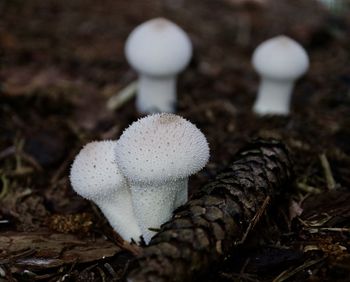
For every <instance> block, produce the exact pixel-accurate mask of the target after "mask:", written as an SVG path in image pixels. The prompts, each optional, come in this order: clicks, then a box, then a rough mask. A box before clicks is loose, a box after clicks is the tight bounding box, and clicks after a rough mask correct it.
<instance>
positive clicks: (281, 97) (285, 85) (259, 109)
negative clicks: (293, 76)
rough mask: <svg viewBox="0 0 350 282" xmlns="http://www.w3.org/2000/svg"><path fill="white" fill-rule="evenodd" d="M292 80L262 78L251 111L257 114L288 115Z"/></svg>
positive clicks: (292, 86)
mask: <svg viewBox="0 0 350 282" xmlns="http://www.w3.org/2000/svg"><path fill="white" fill-rule="evenodd" d="M293 88H294V81H279V80H271V79H263V80H262V81H261V83H260V86H259V92H258V97H257V99H256V100H255V104H254V107H253V111H254V112H255V113H256V114H258V115H289V108H290V100H291V95H292V91H293Z"/></svg>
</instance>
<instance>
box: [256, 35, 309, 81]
mask: <svg viewBox="0 0 350 282" xmlns="http://www.w3.org/2000/svg"><path fill="white" fill-rule="evenodd" d="M252 63H253V66H254V68H255V70H256V71H257V72H258V73H259V74H260V75H261V76H262V77H264V78H269V79H278V80H296V79H297V78H298V77H300V76H301V75H303V74H304V73H305V72H306V70H307V69H308V67H309V57H308V55H307V53H306V51H305V50H304V48H303V47H302V46H301V45H300V44H299V43H298V42H296V41H295V40H293V39H291V38H289V37H287V36H284V35H280V36H277V37H274V38H271V39H269V40H266V41H264V42H263V43H261V44H260V45H259V46H258V47H257V48H256V49H255V51H254V54H253V59H252Z"/></svg>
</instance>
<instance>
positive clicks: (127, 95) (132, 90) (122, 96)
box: [106, 81, 137, 110]
mask: <svg viewBox="0 0 350 282" xmlns="http://www.w3.org/2000/svg"><path fill="white" fill-rule="evenodd" d="M136 90H137V81H133V82H131V83H130V84H129V85H127V86H126V87H125V88H123V89H121V90H120V91H119V92H118V93H117V94H116V95H114V96H112V97H110V98H109V99H108V101H107V105H106V106H107V109H109V110H117V109H119V108H120V107H121V106H123V105H124V104H125V103H126V102H128V101H129V100H130V99H131V98H132V97H134V96H135V94H136Z"/></svg>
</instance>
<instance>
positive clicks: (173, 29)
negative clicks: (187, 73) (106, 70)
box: [125, 18, 192, 113]
mask: <svg viewBox="0 0 350 282" xmlns="http://www.w3.org/2000/svg"><path fill="white" fill-rule="evenodd" d="M125 54H126V58H127V60H128V62H129V64H130V65H131V66H132V67H133V68H134V69H135V70H136V71H137V72H138V73H139V80H138V93H137V98H136V107H137V109H138V111H139V112H141V113H155V112H174V111H175V106H176V76H177V74H178V73H179V72H181V71H182V70H184V69H185V67H186V66H187V65H188V63H189V61H190V58H191V56H192V44H191V41H190V39H189V37H188V36H187V35H186V33H185V32H184V31H183V30H182V29H181V28H180V27H179V26H177V25H176V24H174V23H172V22H171V21H168V20H166V19H164V18H156V19H152V20H149V21H147V22H145V23H143V24H141V25H139V26H138V27H136V28H135V29H134V30H133V31H132V32H131V34H130V35H129V37H128V39H127V41H126V45H125Z"/></svg>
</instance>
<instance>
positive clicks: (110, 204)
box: [70, 141, 141, 241]
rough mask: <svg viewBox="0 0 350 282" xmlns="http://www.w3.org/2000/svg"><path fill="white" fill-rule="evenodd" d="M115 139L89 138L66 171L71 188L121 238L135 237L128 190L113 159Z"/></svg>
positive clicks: (136, 233) (138, 231)
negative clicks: (91, 205)
mask: <svg viewBox="0 0 350 282" xmlns="http://www.w3.org/2000/svg"><path fill="white" fill-rule="evenodd" d="M115 146H116V142H115V141H100V142H91V143H89V144H87V145H85V147H84V148H83V149H82V150H81V151H80V152H79V154H78V155H77V156H76V158H75V160H74V162H73V165H72V167H71V171H70V181H71V184H72V187H73V189H74V190H75V191H76V192H77V193H78V194H79V195H80V196H82V197H84V198H86V199H88V200H91V201H93V202H94V203H95V204H96V205H97V206H98V207H99V208H100V209H101V211H102V212H103V214H104V215H105V216H106V218H107V219H108V221H109V223H110V224H111V226H112V227H113V228H114V230H115V231H117V232H118V233H119V234H120V235H121V237H122V238H123V239H124V240H128V241H130V240H131V239H134V240H135V241H139V238H140V236H141V231H140V228H139V227H138V225H137V221H136V219H135V216H134V212H133V208H132V202H131V193H130V189H129V187H128V185H127V182H126V179H125V178H124V176H123V175H122V174H121V173H120V171H119V168H118V165H117V163H116V160H115V154H114V150H115Z"/></svg>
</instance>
